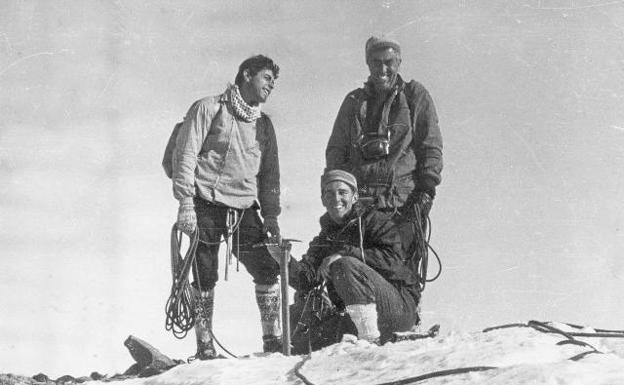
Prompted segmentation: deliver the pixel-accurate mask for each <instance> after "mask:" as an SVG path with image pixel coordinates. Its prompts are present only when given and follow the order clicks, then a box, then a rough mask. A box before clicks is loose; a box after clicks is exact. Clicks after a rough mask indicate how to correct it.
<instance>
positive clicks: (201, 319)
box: [193, 289, 217, 360]
mask: <svg viewBox="0 0 624 385" xmlns="http://www.w3.org/2000/svg"><path fill="white" fill-rule="evenodd" d="M193 290H194V291H195V292H194V296H193V297H194V298H195V300H194V303H195V306H194V309H195V336H196V339H197V353H195V359H198V360H211V359H213V358H217V351H216V350H215V347H214V342H213V338H212V314H213V310H214V289H211V290H208V291H201V292H200V291H198V290H195V289H193Z"/></svg>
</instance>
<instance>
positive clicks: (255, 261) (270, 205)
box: [172, 55, 282, 360]
mask: <svg viewBox="0 0 624 385" xmlns="http://www.w3.org/2000/svg"><path fill="white" fill-rule="evenodd" d="M278 75H279V67H278V66H277V65H276V64H275V63H274V62H273V60H271V59H270V58H268V57H266V56H263V55H257V56H253V57H250V58H248V59H247V60H245V61H243V62H242V63H241V65H240V67H239V69H238V74H237V75H236V79H235V84H234V85H230V86H228V88H227V89H226V90H225V92H224V93H223V94H221V95H217V96H212V97H207V98H204V99H201V100H198V101H197V102H195V103H194V104H193V105H192V106H191V108H190V109H189V111H188V113H187V114H186V117H185V118H184V122H183V124H182V126H181V128H180V131H179V133H178V136H177V140H176V146H175V151H174V153H173V159H172V163H173V177H172V180H173V194H174V196H175V198H176V199H177V200H178V201H179V202H180V206H179V210H178V219H177V227H178V228H179V229H180V230H181V231H183V232H185V233H188V234H192V233H193V232H194V231H195V230H196V229H197V230H198V231H199V244H198V247H197V252H196V258H197V265H196V266H194V269H193V278H194V282H193V290H194V295H193V297H194V298H195V300H196V301H199V303H195V304H194V306H193V307H194V308H195V309H199V310H200V311H197V314H196V319H195V332H196V336H197V353H196V355H195V357H196V358H198V359H202V360H205V359H211V358H214V357H215V356H216V352H215V348H214V345H213V338H212V315H213V302H214V287H215V284H216V282H217V280H218V262H219V260H218V253H219V245H220V243H221V237H222V236H223V237H224V238H226V240H228V245H232V247H231V248H230V247H228V249H230V251H233V252H234V253H235V254H237V255H236V257H237V258H238V259H239V260H240V262H241V263H242V264H243V265H244V266H245V267H246V269H247V271H248V272H249V273H250V274H251V276H252V277H253V280H254V283H255V292H256V299H257V303H258V307H259V309H260V317H261V324H262V332H263V341H264V350H265V351H268V352H276V351H280V350H281V342H280V341H281V334H282V332H281V323H280V295H279V286H278V283H277V282H278V280H277V277H278V276H279V265H278V264H277V263H276V262H275V261H274V260H273V259H272V258H271V256H270V255H269V253H268V251H267V250H266V249H264V248H253V247H252V246H253V245H254V244H257V243H259V242H262V240H263V239H264V238H266V237H267V235H270V236H273V237H279V233H280V229H279V225H278V222H277V216H278V215H279V214H280V201H279V194H280V174H279V162H278V156H277V143H276V139H275V131H274V129H273V125H272V123H271V120H270V119H269V117H268V116H266V115H265V114H264V113H262V111H261V105H262V103H264V102H266V100H267V98H268V97H269V95H270V94H271V92H272V91H273V88H274V86H275V81H276V79H277V77H278ZM258 211H260V214H261V215H262V218H260V215H259V213H258ZM232 240H233V241H234V242H233V243H232ZM232 300H236V299H235V298H233V299H232Z"/></svg>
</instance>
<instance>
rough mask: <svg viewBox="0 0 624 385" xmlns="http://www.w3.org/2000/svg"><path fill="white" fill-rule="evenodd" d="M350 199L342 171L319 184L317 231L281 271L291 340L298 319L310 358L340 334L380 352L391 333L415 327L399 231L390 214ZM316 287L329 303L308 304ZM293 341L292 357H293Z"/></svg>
mask: <svg viewBox="0 0 624 385" xmlns="http://www.w3.org/2000/svg"><path fill="white" fill-rule="evenodd" d="M357 191H358V189H357V181H356V178H355V177H354V176H353V175H352V174H350V173H348V172H346V171H342V170H332V171H328V172H326V173H325V174H324V175H323V176H322V177H321V199H322V202H323V206H324V207H325V208H326V210H327V212H326V213H325V214H324V215H323V216H322V217H321V218H320V224H321V231H320V233H319V234H318V235H317V236H316V237H315V238H314V239H313V240H312V242H311V243H310V245H309V248H308V251H307V252H306V254H305V255H304V256H303V257H302V258H301V260H300V261H296V260H294V259H291V261H290V263H289V281H290V284H291V286H292V287H294V288H295V289H296V290H297V295H296V296H295V298H296V300H295V304H294V305H293V310H291V316H292V320H293V325H294V326H295V328H294V330H295V334H296V333H297V332H298V331H301V326H302V321H301V320H302V319H303V320H304V321H303V324H304V325H303V326H304V328H305V329H306V330H304V333H309V335H308V337H309V339H308V341H311V343H310V345H311V348H312V350H314V349H318V348H320V347H323V346H326V345H329V344H331V343H334V342H338V341H340V339H341V337H342V334H345V333H350V334H356V335H357V337H358V338H359V339H364V340H367V341H370V342H373V343H380V344H383V343H385V342H386V341H388V340H389V339H390V338H391V336H392V333H393V332H401V331H408V330H410V329H411V328H412V327H413V326H415V325H416V324H418V323H419V318H418V312H417V306H418V302H419V299H420V291H419V286H418V278H417V275H416V274H415V272H413V271H412V270H411V269H410V268H409V267H408V264H407V263H406V256H405V255H404V251H403V248H402V247H401V238H400V234H399V230H398V228H397V226H396V224H395V223H394V222H393V221H392V216H391V214H390V213H384V212H382V211H379V210H376V209H375V208H373V207H369V208H366V209H364V208H363V207H362V206H360V205H359V204H358V193H357ZM324 285H326V288H327V296H326V297H325V298H327V297H329V298H328V299H327V300H326V301H323V300H322V297H321V296H320V295H317V296H316V297H315V298H312V300H311V301H310V297H311V296H310V295H309V294H310V293H314V292H315V291H316V292H317V294H319V290H318V288H319V287H323V286H324ZM315 301H316V302H315ZM304 302H305V303H304ZM310 302H312V303H310ZM328 302H331V303H330V304H329V303H328ZM323 304H325V305H326V306H325V308H322V306H321V305H323ZM315 311H316V312H317V313H316V314H313V315H312V316H309V315H308V316H306V314H303V315H302V314H301V313H302V312H304V313H305V312H315ZM310 318H312V321H314V319H316V321H317V322H309V321H310ZM345 322H346V324H345ZM309 329H312V330H309ZM294 337H295V338H294V340H293V343H294V345H295V346H294V348H295V351H297V350H301V349H297V346H296V344H297V338H296V337H297V336H294Z"/></svg>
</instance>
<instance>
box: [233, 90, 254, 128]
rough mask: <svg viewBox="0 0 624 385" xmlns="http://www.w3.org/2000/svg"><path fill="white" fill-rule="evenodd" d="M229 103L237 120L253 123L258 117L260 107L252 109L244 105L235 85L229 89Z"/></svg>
mask: <svg viewBox="0 0 624 385" xmlns="http://www.w3.org/2000/svg"><path fill="white" fill-rule="evenodd" d="M230 102H231V103H232V110H233V111H234V115H236V117H237V118H239V119H242V120H244V121H246V122H253V121H255V120H256V119H258V118H259V117H260V105H259V104H258V105H257V106H255V107H252V106H250V105H249V104H247V103H245V100H243V97H242V96H241V94H240V90H239V89H238V86H237V85H233V86H232V87H230Z"/></svg>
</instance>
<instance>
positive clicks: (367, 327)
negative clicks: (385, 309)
mask: <svg viewBox="0 0 624 385" xmlns="http://www.w3.org/2000/svg"><path fill="white" fill-rule="evenodd" d="M346 311H347V314H349V317H351V321H353V323H354V324H355V327H356V328H357V331H358V338H359V339H361V340H366V341H371V342H372V341H375V340H377V339H379V336H380V335H381V333H379V328H378V327H377V306H376V305H375V304H374V303H369V304H365V305H361V304H354V305H347V306H346Z"/></svg>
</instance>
